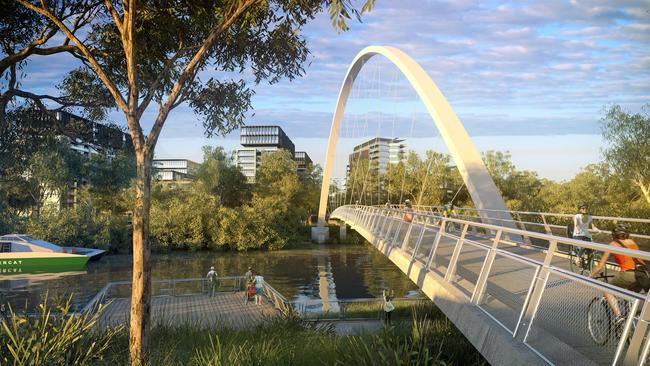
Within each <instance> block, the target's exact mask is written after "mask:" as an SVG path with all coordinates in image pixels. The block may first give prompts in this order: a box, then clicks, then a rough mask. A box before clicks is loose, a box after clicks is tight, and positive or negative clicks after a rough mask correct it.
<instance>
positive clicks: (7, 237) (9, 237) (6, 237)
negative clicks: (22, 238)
mask: <svg viewBox="0 0 650 366" xmlns="http://www.w3.org/2000/svg"><path fill="white" fill-rule="evenodd" d="M2 240H19V239H18V237H16V236H13V235H5V236H3V237H2Z"/></svg>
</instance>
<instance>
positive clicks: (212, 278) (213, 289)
mask: <svg viewBox="0 0 650 366" xmlns="http://www.w3.org/2000/svg"><path fill="white" fill-rule="evenodd" d="M206 277H207V278H208V285H209V295H210V297H213V296H215V295H216V294H217V290H218V289H219V280H218V279H217V277H218V276H217V271H215V270H214V266H212V267H210V271H209V272H208V275H207V276H206Z"/></svg>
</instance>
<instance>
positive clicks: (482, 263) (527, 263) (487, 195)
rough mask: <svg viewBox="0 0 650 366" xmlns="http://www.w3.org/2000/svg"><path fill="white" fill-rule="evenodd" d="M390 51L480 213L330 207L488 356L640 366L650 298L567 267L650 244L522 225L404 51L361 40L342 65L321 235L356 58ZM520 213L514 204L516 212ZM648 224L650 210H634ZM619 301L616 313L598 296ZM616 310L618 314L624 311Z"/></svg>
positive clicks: (646, 346) (648, 341) (505, 360)
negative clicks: (576, 257)
mask: <svg viewBox="0 0 650 366" xmlns="http://www.w3.org/2000/svg"><path fill="white" fill-rule="evenodd" d="M375 55H382V56H384V57H386V58H387V59H389V60H390V61H391V62H392V63H393V64H394V65H396V66H397V67H398V69H399V70H400V71H401V72H402V73H403V74H404V76H405V77H406V78H407V79H408V81H409V82H410V84H411V86H412V87H413V88H414V89H415V91H416V92H417V94H418V96H419V97H420V99H421V100H422V102H423V103H424V105H425V106H426V108H427V111H428V112H429V114H430V115H431V118H432V120H433V122H434V123H435V126H436V128H437V129H438V130H439V132H440V135H441V137H442V139H443V140H444V141H445V143H446V145H447V147H448V149H449V152H450V154H451V156H452V158H453V159H454V162H455V164H456V166H457V167H458V169H459V171H460V174H461V176H462V178H463V180H464V183H465V185H466V186H467V188H468V191H469V193H470V195H471V197H472V200H473V201H474V205H475V208H473V209H472V210H474V212H476V217H473V218H470V217H466V216H461V217H462V219H461V218H449V217H444V216H443V215H441V214H439V213H438V212H435V210H431V209H430V208H426V209H423V208H421V207H420V208H418V207H416V211H415V212H414V214H413V219H412V220H411V221H406V220H405V219H404V210H403V209H402V208H400V207H394V206H393V207H376V206H361V205H343V206H340V207H338V208H336V209H334V210H333V211H332V212H331V215H330V219H335V220H340V221H341V222H342V223H345V224H347V225H349V226H350V227H351V228H352V229H354V230H356V231H357V232H358V233H359V234H361V235H362V236H363V237H364V238H365V239H366V240H368V241H369V242H370V243H371V244H372V245H373V246H375V247H376V248H377V249H378V250H380V251H381V252H382V253H383V254H385V255H386V256H387V257H388V258H389V259H390V260H391V261H392V262H393V263H394V264H395V265H396V266H397V267H399V268H400V269H401V270H402V271H403V272H404V273H406V274H407V275H408V276H409V278H410V279H411V280H412V281H413V282H415V283H416V284H417V285H418V286H419V287H420V288H421V289H422V291H423V292H424V293H425V294H426V295H427V296H428V297H429V298H430V299H431V300H433V301H434V302H435V303H436V305H437V306H438V307H439V308H440V309H441V310H442V311H443V312H444V313H445V314H446V315H447V317H448V318H449V319H450V320H451V321H452V322H453V323H454V324H455V325H456V327H457V328H458V329H459V330H460V331H461V332H462V333H463V334H464V335H465V336H466V337H467V338H468V339H469V341H470V342H472V344H473V345H474V346H475V347H476V348H477V349H478V350H479V351H480V352H481V353H482V354H483V356H484V357H485V358H486V359H487V360H488V361H489V362H490V363H492V364H496V365H524V364H532V365H534V364H557V365H643V364H645V363H646V362H645V361H646V360H647V359H648V354H649V351H650V335H649V334H648V322H649V321H650V302H649V301H648V300H649V297H648V295H640V294H637V293H634V292H630V291H627V290H624V289H620V288H618V287H615V286H612V285H610V284H608V283H606V282H604V281H599V280H595V279H591V278H588V277H587V276H584V275H581V274H578V273H574V271H572V270H571V269H570V260H569V258H568V256H567V253H568V252H569V249H570V248H571V247H573V248H584V249H590V250H594V251H599V252H603V251H609V252H612V253H615V254H622V255H628V256H632V257H635V258H640V259H643V260H650V253H649V252H644V251H633V250H629V249H625V248H620V247H612V246H608V245H604V244H599V243H591V242H584V241H577V240H573V239H568V238H566V237H562V236H558V235H557V233H553V231H552V230H550V225H549V224H547V222H546V221H545V217H546V216H544V215H551V214H542V220H543V224H542V225H544V227H545V228H546V229H547V230H546V232H536V231H531V230H530V229H527V228H526V226H523V227H518V222H517V221H516V220H514V219H513V218H512V216H513V212H511V211H508V210H507V209H506V207H505V203H504V201H503V199H502V197H501V196H500V194H499V191H498V189H497V188H496V186H495V184H494V182H493V181H492V179H491V177H490V175H489V174H488V172H487V169H486V168H485V166H484V164H483V162H482V160H481V157H480V155H479V153H478V152H477V150H476V148H475V147H474V145H473V143H472V141H471V140H470V138H469V136H468V134H467V132H466V131H465V129H464V127H463V125H462V124H461V122H460V120H459V119H458V117H457V116H456V115H455V113H454V111H453V110H452V108H451V107H450V105H449V104H448V103H447V101H446V100H445V98H444V96H443V95H442V93H441V92H440V90H438V88H437V87H436V86H435V84H434V83H433V81H432V80H431V79H430V78H429V76H428V75H427V74H426V72H425V71H424V70H423V69H422V68H421V67H420V66H419V65H418V64H417V63H416V62H415V61H414V60H413V59H411V58H410V57H409V56H407V55H406V54H404V53H403V52H401V51H399V50H397V49H395V48H390V47H374V46H373V47H368V48H366V49H364V50H362V51H361V52H360V53H359V54H358V55H357V56H356V58H355V59H354V61H353V62H352V64H351V66H350V67H349V69H348V72H347V74H346V76H345V79H344V82H343V85H342V86H341V91H340V93H339V99H338V102H337V105H336V110H335V112H334V117H333V121H332V127H331V131H330V139H329V143H328V150H327V157H326V162H325V168H324V171H323V186H322V190H321V198H320V207H319V228H314V229H315V230H313V236H315V237H320V238H321V239H322V238H323V234H324V233H325V232H326V231H327V230H328V228H326V227H323V226H324V223H325V214H326V212H327V204H328V199H329V186H330V178H331V173H332V168H333V163H334V153H335V150H336V144H337V140H338V136H339V130H340V125H341V121H342V119H343V114H344V110H345V105H346V102H347V99H348V96H349V94H350V90H351V88H352V85H353V83H354V80H355V79H356V77H357V75H358V74H359V71H360V70H361V68H362V67H363V65H364V64H365V63H366V62H367V61H368V59H370V58H371V57H373V56H375ZM514 214H515V215H516V213H514ZM641 221H644V222H646V223H650V220H641ZM604 294H610V295H612V296H614V297H615V298H616V299H618V301H619V308H620V309H621V310H622V311H623V317H622V318H620V319H614V316H613V315H612V311H611V308H610V307H609V305H608V304H607V301H605V299H604ZM621 319H623V320H621Z"/></svg>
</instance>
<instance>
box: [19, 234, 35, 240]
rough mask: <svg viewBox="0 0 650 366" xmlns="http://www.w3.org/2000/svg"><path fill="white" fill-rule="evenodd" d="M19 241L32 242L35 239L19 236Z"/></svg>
mask: <svg viewBox="0 0 650 366" xmlns="http://www.w3.org/2000/svg"><path fill="white" fill-rule="evenodd" d="M18 239H20V240H24V241H32V240H33V239H32V238H31V237H29V236H28V235H18Z"/></svg>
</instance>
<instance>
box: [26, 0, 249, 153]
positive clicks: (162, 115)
mask: <svg viewBox="0 0 650 366" xmlns="http://www.w3.org/2000/svg"><path fill="white" fill-rule="evenodd" d="M19 1H24V0H19ZM255 1H256V0H246V1H244V2H243V3H242V4H240V5H239V6H238V7H236V8H235V9H234V10H233V12H232V14H231V15H230V16H229V17H226V18H225V19H224V21H222V22H221V23H220V24H218V25H216V26H215V27H214V28H213V29H212V31H211V32H210V34H209V35H208V37H207V38H206V39H205V41H204V42H203V44H202V45H201V47H200V48H199V49H198V51H196V53H195V54H194V56H193V57H192V59H191V60H190V62H189V63H188V64H187V66H186V67H185V70H184V71H183V73H182V74H181V76H180V77H179V78H178V80H177V81H176V83H175V84H174V87H173V88H172V91H171V92H170V94H169V97H168V98H167V101H166V102H165V103H164V104H163V107H162V108H161V109H160V110H159V111H158V116H157V117H156V121H155V122H154V125H153V127H152V128H151V132H149V136H148V138H147V142H146V150H147V152H149V151H153V149H154V147H155V146H156V142H157V141H158V137H159V136H160V131H161V130H162V127H163V125H164V124H165V121H166V120H167V116H168V115H169V111H170V110H171V108H172V106H174V104H175V103H176V99H177V98H178V96H179V95H180V93H181V91H182V90H183V88H184V87H185V84H186V83H187V82H188V81H190V80H191V79H193V77H194V72H195V70H196V67H197V66H198V65H199V63H200V62H201V61H202V60H203V57H204V56H205V54H206V52H208V50H209V49H210V48H212V46H213V45H214V43H215V42H216V41H217V38H218V37H219V36H220V35H221V34H222V33H223V32H224V31H226V30H227V29H228V28H230V26H231V25H232V24H233V23H234V22H235V20H237V18H238V17H239V16H240V15H241V14H242V13H243V12H244V11H245V10H246V9H248V8H249V7H250V6H251V5H253V3H254V2H255Z"/></svg>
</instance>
